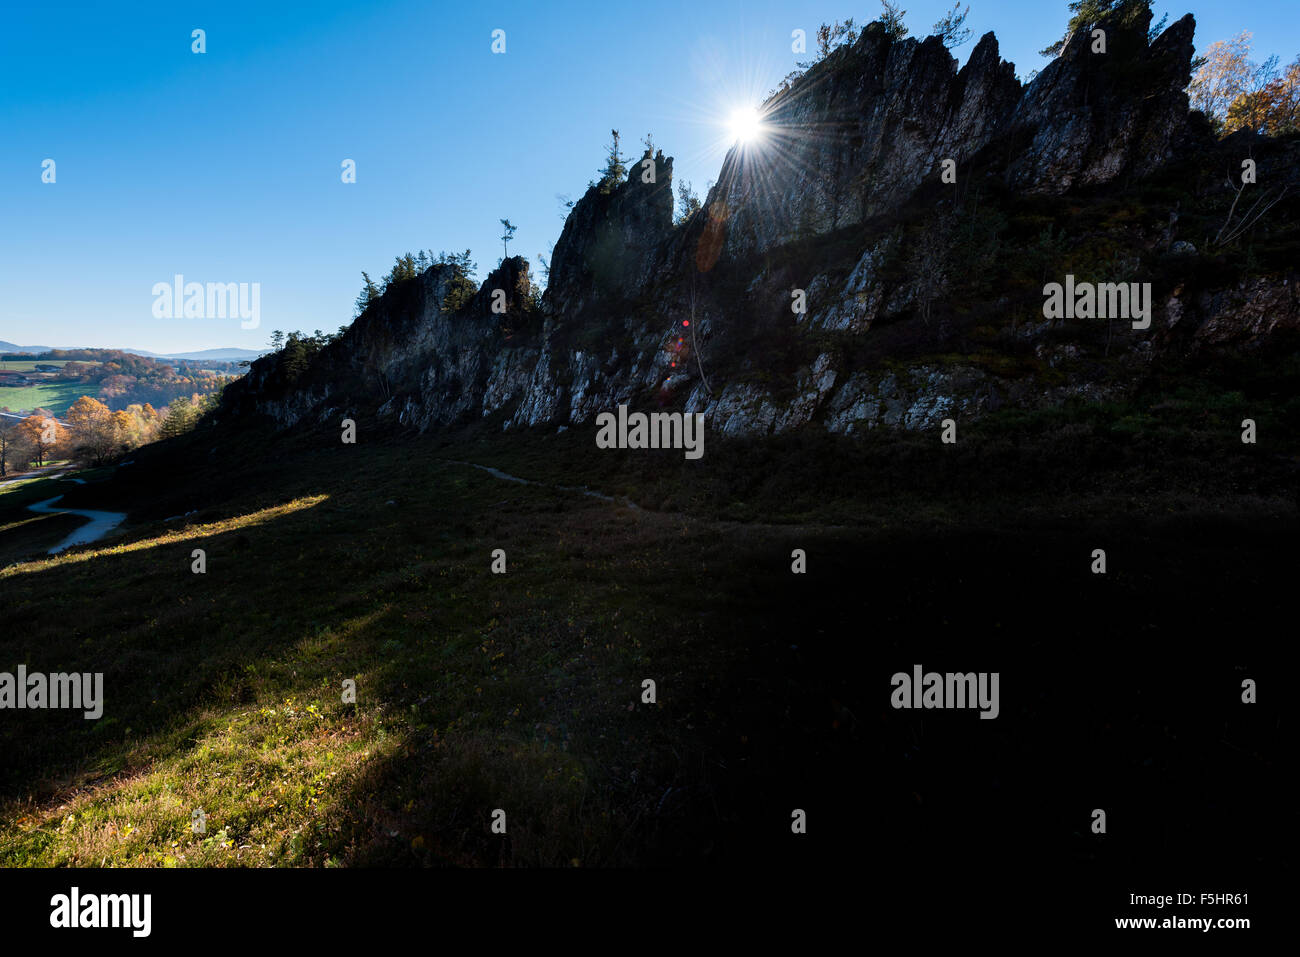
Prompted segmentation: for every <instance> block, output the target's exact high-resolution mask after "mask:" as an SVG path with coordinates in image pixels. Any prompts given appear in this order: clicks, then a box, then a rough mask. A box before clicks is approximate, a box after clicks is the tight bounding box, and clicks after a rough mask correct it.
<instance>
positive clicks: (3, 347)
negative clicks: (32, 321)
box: [0, 339, 265, 362]
mask: <svg viewBox="0 0 1300 957" xmlns="http://www.w3.org/2000/svg"><path fill="white" fill-rule="evenodd" d="M52 348H53V347H51V346H20V345H17V344H15V343H12V342H6V341H4V340H3V339H0V352H22V353H27V354H31V355H37V354H39V353H42V352H49V351H50V350H51V349H52ZM58 348H60V349H64V350H68V351H71V350H76V349H82V348H85V347H83V346H59V347H58ZM119 351H121V352H129V353H130V354H131V355H134V356H144V357H146V358H148V359H187V360H189V361H192V362H195V361H197V362H202V361H203V360H205V359H210V360H212V361H213V362H237V361H239V360H241V359H256V358H257V357H258V356H260V355H265V352H259V351H257V350H255V349H234V348H229V349H200V350H199V351H198V352H167V353H164V352H150V351H149V350H148V349H122V350H119Z"/></svg>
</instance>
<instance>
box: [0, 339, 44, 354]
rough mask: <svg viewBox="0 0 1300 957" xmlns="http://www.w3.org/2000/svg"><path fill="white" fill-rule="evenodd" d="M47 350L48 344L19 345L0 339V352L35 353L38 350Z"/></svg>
mask: <svg viewBox="0 0 1300 957" xmlns="http://www.w3.org/2000/svg"><path fill="white" fill-rule="evenodd" d="M49 351H50V347H49V346H19V345H15V344H14V343H12V342H5V341H4V340H3V339H0V352H30V353H33V354H35V353H38V352H49Z"/></svg>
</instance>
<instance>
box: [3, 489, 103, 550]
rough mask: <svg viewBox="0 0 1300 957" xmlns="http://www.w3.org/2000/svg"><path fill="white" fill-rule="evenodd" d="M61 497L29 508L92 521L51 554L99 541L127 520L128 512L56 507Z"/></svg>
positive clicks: (57, 496)
mask: <svg viewBox="0 0 1300 957" xmlns="http://www.w3.org/2000/svg"><path fill="white" fill-rule="evenodd" d="M61 498H63V496H62V495H56V496H54V498H47V499H46V500H45V501H43V502H37V503H36V504H35V505H28V506H27V509H28V511H31V512H45V513H50V514H56V515H58V514H67V515H80V516H81V517H82V518H87V519H89V520H90V521H89V522H88V523H87V524H85V525H83V526H81V528H79V529H77V530H76V531H75V532H73V533H72V534H71V535H69V536H68V537H67V538H65V539H64V540H63V541H61V542H60V543H59V544H57V545H55V546H54V547H53V548H51V549H50V551H49V554H50V555H57V554H58V553H59V552H61V551H63V550H64V549H65V548H71V547H72V546H73V545H84V544H85V543H86V542H93V541H97V540H98V539H101V538H103V537H104V536H105V535H107V534H108V533H109V532H111V531H112V530H113V529H115V528H117V526H119V525H121V524H122V523H123V522H124V521H126V512H96V511H92V510H91V509H84V508H54V507H53V505H54V503H55V502H57V501H58V500H59V499H61Z"/></svg>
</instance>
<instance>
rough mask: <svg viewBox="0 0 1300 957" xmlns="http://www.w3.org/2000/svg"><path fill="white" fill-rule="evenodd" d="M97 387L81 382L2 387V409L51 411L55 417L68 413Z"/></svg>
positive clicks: (0, 395) (0, 388)
mask: <svg viewBox="0 0 1300 957" xmlns="http://www.w3.org/2000/svg"><path fill="white" fill-rule="evenodd" d="M88 390H89V391H90V392H95V391H97V390H96V389H95V387H94V386H93V385H92V386H87V385H85V384H83V383H80V382H41V383H37V384H36V385H29V386H0V409H2V408H7V409H12V410H14V411H15V412H17V411H19V410H30V409H49V410H50V411H51V412H53V413H54V414H55V415H62V414H63V413H64V412H67V411H68V406H70V405H72V403H74V402H76V401H77V400H78V399H80V398H81V397H82V396H83V395H86V394H87V391H88Z"/></svg>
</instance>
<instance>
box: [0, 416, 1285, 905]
mask: <svg viewBox="0 0 1300 957" xmlns="http://www.w3.org/2000/svg"><path fill="white" fill-rule="evenodd" d="M1014 426H1015V428H1014V429H1012V428H1010V427H1007V426H999V425H998V424H997V422H996V421H992V422H990V423H989V424H988V425H986V426H982V427H980V428H972V429H971V430H969V431H967V432H965V433H964V434H963V437H962V439H961V441H960V442H959V444H958V446H956V447H942V446H940V445H939V442H938V438H937V436H933V435H926V436H912V437H904V438H879V439H872V440H871V441H865V440H864V441H863V442H861V443H844V442H833V441H831V440H829V439H826V438H811V437H805V438H803V439H800V440H797V441H788V442H784V443H780V442H775V443H767V444H764V445H761V446H758V445H746V446H740V445H734V444H729V443H726V442H723V441H721V440H715V439H713V438H712V437H711V438H710V443H711V444H710V445H709V446H707V447H706V454H705V457H704V458H703V459H702V460H700V461H698V462H686V461H684V460H683V459H682V457H681V454H680V453H663V454H658V453H641V456H642V457H640V458H637V457H636V456H637V455H638V453H635V452H614V451H600V452H598V451H596V450H595V449H594V444H593V443H592V441H591V436H590V435H587V434H577V431H576V430H575V431H573V432H569V433H565V434H563V435H549V436H541V435H538V434H533V435H530V436H523V437H521V436H507V437H497V438H492V439H482V438H474V437H471V436H463V437H457V438H456V439H455V440H454V441H452V440H443V441H437V440H432V439H428V438H423V439H417V438H413V437H410V436H400V435H395V434H385V433H383V432H382V430H380V429H379V428H378V427H377V426H374V425H372V424H371V423H368V422H362V423H361V429H360V436H361V440H360V442H359V443H358V444H357V445H355V446H349V445H343V444H341V443H340V442H339V441H338V433H337V431H334V430H333V429H328V428H322V429H320V430H317V431H307V432H298V433H290V434H282V435H274V434H273V433H270V432H263V431H260V430H257V429H242V430H234V429H231V428H228V427H226V426H222V427H219V428H217V429H215V430H207V429H201V430H200V431H199V432H196V433H194V434H192V435H191V436H189V437H187V438H185V439H182V440H179V441H176V442H173V443H171V444H168V445H162V446H156V447H152V448H149V449H145V450H141V451H140V452H139V453H137V454H136V456H135V458H136V461H135V463H134V464H132V465H129V466H125V467H122V468H118V469H117V470H115V471H114V470H111V469H110V470H105V471H102V472H97V473H92V474H91V475H90V479H91V481H89V482H88V483H87V484H86V485H84V486H74V485H71V484H70V483H67V482H59V481H58V480H53V481H50V482H47V483H43V484H44V485H45V486H47V487H37V488H32V487H20V488H18V489H15V490H11V491H8V492H3V493H0V561H3V562H5V563H12V564H8V567H6V568H5V569H4V570H3V571H2V572H0V600H2V601H3V613H2V618H0V670H12V669H13V668H15V667H16V665H17V664H19V663H26V664H27V665H28V667H29V669H31V670H33V671H36V670H40V671H46V672H55V671H65V670H66V671H73V670H75V671H102V672H104V675H105V678H104V685H105V699H106V700H105V710H104V716H103V718H102V719H100V720H98V721H87V720H84V719H83V718H82V717H81V715H80V713H68V712H31V711H23V712H9V713H7V714H6V715H5V718H4V720H3V722H0V751H2V752H3V754H4V760H3V762H0V799H2V800H3V804H2V805H0V865H6V866H14V865H33V864H35V865H57V864H71V865H81V866H96V865H137V866H199V865H202V866H230V865H238V866H266V865H286V864H287V865H311V866H320V865H324V866H349V865H373V864H385V865H440V864H451V865H559V866H570V865H581V866H584V867H590V866H607V865H655V864H687V865H692V864H706V865H724V866H728V865H749V864H765V865H772V864H795V865H797V864H801V863H802V864H809V865H821V864H826V863H831V862H840V863H843V862H848V863H850V864H854V863H855V862H856V864H855V866H857V865H861V866H867V865H870V866H873V867H877V866H878V867H881V868H884V869H885V870H886V871H888V870H889V868H890V867H891V866H892V865H893V864H895V863H896V864H897V865H898V866H899V867H902V866H904V865H906V866H909V867H916V866H918V864H920V865H921V866H923V867H924V866H926V862H928V861H933V862H934V867H935V871H934V873H936V874H943V873H945V872H950V873H951V872H959V873H964V874H967V875H969V876H971V877H979V876H980V875H984V874H1004V873H1013V874H1017V875H1019V876H1020V879H1022V880H1027V881H1032V880H1034V879H1036V878H1035V877H1034V875H1042V874H1050V873H1060V872H1062V871H1063V870H1073V871H1076V872H1078V873H1083V874H1089V875H1096V876H1098V877H1107V878H1111V879H1121V878H1122V879H1125V880H1127V879H1130V878H1133V879H1134V880H1135V882H1136V876H1137V875H1140V874H1141V873H1143V872H1144V871H1145V870H1147V869H1150V868H1153V867H1156V866H1160V867H1174V868H1179V867H1181V868H1182V869H1183V871H1184V872H1185V873H1188V874H1194V875H1198V876H1199V877H1204V878H1206V879H1207V880H1197V881H1195V882H1194V883H1195V884H1196V887H1195V888H1192V889H1197V890H1215V889H1220V888H1216V887H1213V886H1211V884H1212V882H1211V881H1209V880H1208V878H1212V877H1217V876H1222V875H1226V874H1230V873H1237V872H1240V871H1245V872H1258V871H1260V870H1261V869H1267V868H1270V867H1272V866H1274V865H1275V864H1276V861H1277V850H1276V847H1277V840H1276V835H1275V833H1274V832H1275V829H1276V827H1277V826H1278V825H1277V821H1279V820H1282V819H1283V815H1284V811H1283V809H1282V807H1281V785H1280V774H1281V761H1282V759H1283V754H1284V749H1283V747H1282V741H1281V730H1280V714H1281V712H1280V708H1279V702H1280V700H1281V699H1282V696H1283V695H1284V694H1285V693H1286V692H1287V691H1288V690H1289V689H1288V688H1286V687H1283V684H1284V682H1285V680H1286V679H1285V677H1284V676H1283V674H1282V673H1281V671H1280V669H1279V667H1278V666H1277V653H1276V651H1275V649H1277V648H1278V647H1279V646H1280V644H1281V642H1282V640H1283V638H1284V636H1285V634H1286V633H1288V632H1289V631H1290V630H1292V626H1291V625H1290V624H1289V621H1290V618H1291V614H1292V610H1293V606H1294V591H1293V589H1294V574H1295V562H1294V558H1293V553H1294V543H1295V541H1296V532H1297V530H1298V525H1300V523H1298V522H1297V518H1296V510H1295V498H1294V494H1295V492H1294V489H1295V485H1294V461H1293V460H1292V459H1290V458H1288V457H1287V456H1284V455H1279V454H1277V453H1276V452H1269V451H1265V450H1262V449H1257V448H1252V447H1243V446H1242V445H1241V444H1240V442H1239V441H1238V440H1237V437H1236V433H1235V432H1234V431H1232V430H1230V429H1226V428H1225V429H1224V430H1222V431H1221V432H1220V431H1215V430H1214V429H1208V430H1204V429H1203V430H1202V431H1198V432H1187V431H1186V430H1183V429H1181V428H1175V427H1172V426H1171V427H1170V428H1169V429H1164V430H1162V429H1161V428H1159V427H1158V423H1157V424H1155V425H1153V424H1152V423H1139V424H1138V426H1134V425H1133V424H1132V422H1130V421H1129V420H1127V419H1123V418H1122V417H1121V418H1115V419H1113V420H1107V419H1106V417H1105V416H1104V415H1102V414H1100V413H1097V414H1095V415H1094V414H1092V413H1088V414H1083V415H1081V416H1080V417H1077V418H1076V419H1074V420H1071V421H1069V422H1055V421H1053V422H1049V423H1046V424H1043V423H1038V424H1037V425H1035V424H1034V423H1026V422H1024V421H1019V422H1016V423H1014ZM1017 436H1018V437H1019V438H1017ZM1026 436H1036V437H1034V438H1025V437H1026ZM450 460H458V461H470V462H476V463H480V464H483V465H491V466H496V467H499V468H501V469H504V470H505V471H506V472H509V473H511V474H514V475H519V476H523V477H526V478H529V479H534V480H537V481H539V482H543V483H552V485H579V486H580V485H590V486H591V487H593V488H597V489H600V490H601V491H602V492H606V493H611V494H617V495H620V496H624V495H625V496H628V497H629V498H630V499H631V500H632V501H633V502H637V503H639V504H640V505H641V506H642V507H641V508H631V507H628V506H626V505H623V504H611V503H609V502H605V501H603V500H600V499H597V498H592V497H587V496H583V495H581V494H578V493H576V492H573V491H563V490H559V489H557V488H554V487H550V486H548V485H545V484H532V485H522V484H518V483H514V482H509V481H504V480H502V479H499V478H496V477H493V476H492V475H489V474H488V473H487V472H485V471H482V470H479V469H475V468H472V467H469V466H466V465H461V464H451V462H450ZM59 492H64V493H66V496H67V497H66V499H65V501H64V503H63V504H66V505H69V506H80V507H84V508H102V509H117V510H122V511H128V512H129V513H130V523H129V525H128V526H127V528H128V531H127V532H126V533H125V534H124V535H121V536H119V537H116V538H113V539H110V540H107V541H105V542H104V543H102V544H100V545H91V546H85V547H81V548H79V549H74V550H73V551H72V552H70V553H69V554H67V555H66V556H62V557H59V558H57V559H54V560H44V559H41V558H39V557H38V558H36V559H34V560H33V559H32V558H31V555H32V553H33V551H34V550H36V551H39V550H43V549H44V548H47V547H48V546H49V545H50V544H52V543H53V542H55V541H58V540H59V538H60V537H61V536H62V535H64V534H66V533H67V528H66V527H64V525H63V524H60V523H59V522H58V520H57V519H56V518H51V519H41V520H39V521H38V522H36V523H30V522H28V521H27V520H28V519H30V518H32V517H33V516H32V515H31V513H25V512H23V511H22V508H21V506H23V505H25V504H26V503H27V502H29V501H35V500H38V499H39V498H48V497H50V496H52V495H55V494H58V493H59ZM191 512H192V514H188V515H186V513H191ZM177 515H180V516H183V517H182V518H180V519H173V520H172V521H164V519H168V518H171V517H173V516H177ZM46 523H48V526H49V527H48V528H44V529H43V528H42V526H43V525H45V524H46ZM195 548H202V549H205V550H206V554H207V572H206V574H204V575H196V574H193V573H192V572H191V570H190V567H191V562H192V558H191V552H192V550H193V549H195ZM497 548H500V549H504V550H505V552H506V556H507V572H506V574H503V575H497V574H493V573H492V572H491V570H490V566H491V563H492V551H493V550H494V549H497ZM795 548H799V549H803V550H804V551H805V552H806V554H807V568H808V571H807V574H804V575H795V574H792V573H791V570H790V565H791V551H792V550H793V549H795ZM1095 548H1104V549H1105V550H1106V553H1107V559H1108V573H1107V574H1106V575H1104V576H1099V575H1093V574H1092V573H1091V572H1090V565H1091V561H1092V559H1091V553H1092V550H1093V549H1095ZM20 555H22V556H27V559H28V560H25V561H17V559H18V557H19V556H20ZM914 664H921V665H922V666H924V668H925V669H926V670H937V671H963V672H964V671H997V672H1000V674H1001V684H1000V696H1001V701H1000V706H1001V714H1000V716H999V717H998V718H997V720H993V721H988V720H979V719H978V716H977V713H976V712H974V711H964V712H963V711H905V710H893V709H892V708H891V707H890V705H889V696H890V676H891V675H892V674H893V673H894V672H896V671H908V672H910V670H911V668H912V666H913V665H914ZM1247 677H1250V678H1254V679H1256V680H1257V681H1258V682H1259V689H1260V690H1259V698H1260V702H1259V703H1258V704H1256V705H1244V704H1242V703H1241V697H1240V696H1241V682H1242V680H1243V679H1244V678H1247ZM647 678H649V679H653V680H654V681H655V682H656V685H657V693H658V703H657V704H654V705H648V704H643V703H642V702H641V684H642V681H643V680H644V679H647ZM346 679H353V680H355V681H356V688H357V692H356V703H355V705H353V704H344V703H342V701H341V693H342V686H343V682H344V680H346ZM1094 808H1102V809H1104V810H1105V811H1106V813H1107V824H1108V833H1106V834H1105V835H1094V834H1092V833H1090V830H1089V825H1090V823H1091V813H1092V810H1093V809H1094ZM196 809H202V810H203V812H204V814H205V815H206V820H207V831H206V834H195V833H193V832H192V830H191V826H190V824H191V815H192V813H193V812H194V810H196ZM495 809H503V810H504V811H505V812H506V815H507V825H508V826H507V833H506V834H505V835H499V834H494V833H492V832H491V830H490V823H491V816H492V813H493V811H494V810H495ZM794 809H803V810H805V811H806V812H807V820H808V832H807V834H805V835H795V834H792V833H791V827H790V821H791V813H792V811H793V810H794ZM1134 889H1135V890H1139V891H1140V890H1141V887H1140V886H1136V883H1135V887H1134ZM1228 889H1231V888H1228Z"/></svg>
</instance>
